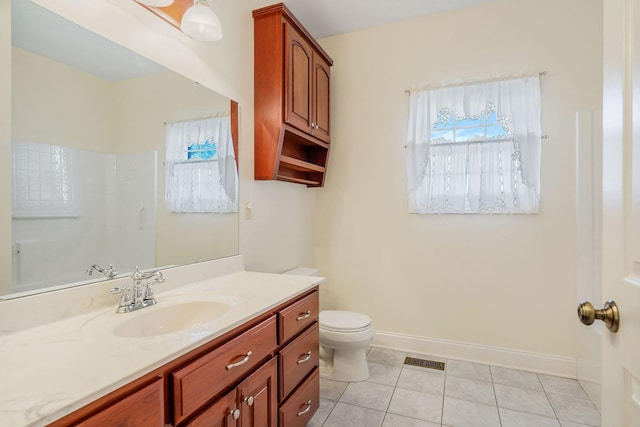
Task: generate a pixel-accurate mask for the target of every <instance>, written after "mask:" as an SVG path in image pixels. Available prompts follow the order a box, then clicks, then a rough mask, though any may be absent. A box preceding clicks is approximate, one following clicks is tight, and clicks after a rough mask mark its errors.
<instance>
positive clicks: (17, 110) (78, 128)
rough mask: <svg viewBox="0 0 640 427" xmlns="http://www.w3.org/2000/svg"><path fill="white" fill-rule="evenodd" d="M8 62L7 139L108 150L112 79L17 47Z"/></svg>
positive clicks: (111, 125) (111, 141) (111, 129)
mask: <svg viewBox="0 0 640 427" xmlns="http://www.w3.org/2000/svg"><path fill="white" fill-rule="evenodd" d="M11 61H12V69H13V73H14V75H13V77H12V83H11V84H12V90H13V95H15V96H13V97H12V98H13V101H12V102H13V104H12V105H13V107H12V108H13V111H12V121H11V136H12V139H14V140H17V141H28V142H40V143H44V144H52V145H64V146H67V147H73V148H80V149H83V150H91V151H97V152H102V153H111V152H113V151H114V136H115V135H114V124H115V123H114V122H113V107H114V104H113V102H114V97H113V94H114V89H115V85H114V84H113V83H112V82H109V81H106V80H103V79H101V78H99V77H96V76H93V75H91V74H88V73H86V72H84V71H79V70H77V69H74V68H71V67H68V66H65V65H62V64H60V63H58V62H55V61H52V60H50V59H47V58H44V57H42V56H40V55H35V54H33V53H31V52H28V51H26V50H23V49H20V48H14V49H13V54H12V58H11ZM52 82H55V84H52Z"/></svg>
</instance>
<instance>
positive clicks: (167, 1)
mask: <svg viewBox="0 0 640 427" xmlns="http://www.w3.org/2000/svg"><path fill="white" fill-rule="evenodd" d="M136 1H137V2H138V3H142V4H144V5H145V6H151V7H167V6H171V4H173V0H136Z"/></svg>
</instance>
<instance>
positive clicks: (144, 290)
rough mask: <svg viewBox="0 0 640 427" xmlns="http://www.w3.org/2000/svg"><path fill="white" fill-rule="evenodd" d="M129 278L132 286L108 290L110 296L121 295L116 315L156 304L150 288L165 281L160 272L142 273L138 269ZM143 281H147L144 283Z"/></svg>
mask: <svg viewBox="0 0 640 427" xmlns="http://www.w3.org/2000/svg"><path fill="white" fill-rule="evenodd" d="M130 277H131V279H132V280H133V286H124V287H120V288H111V289H110V290H109V292H110V293H112V294H122V295H121V296H120V302H119V303H118V308H117V309H116V312H117V313H129V312H132V311H136V310H140V309H141V308H145V307H149V306H150V305H154V304H156V303H157V301H156V298H155V295H154V294H153V287H152V286H153V285H155V284H156V283H162V282H164V280H165V279H164V276H163V275H162V273H161V272H160V271H157V270H152V271H145V272H142V271H140V269H139V268H138V267H136V270H135V271H134V272H133V273H131V275H130ZM145 280H147V281H146V282H145ZM143 282H144V283H143Z"/></svg>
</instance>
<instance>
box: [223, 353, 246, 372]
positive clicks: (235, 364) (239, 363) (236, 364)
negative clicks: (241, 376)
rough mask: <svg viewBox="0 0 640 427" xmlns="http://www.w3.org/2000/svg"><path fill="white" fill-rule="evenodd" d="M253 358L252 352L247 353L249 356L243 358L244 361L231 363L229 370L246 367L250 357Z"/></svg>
mask: <svg viewBox="0 0 640 427" xmlns="http://www.w3.org/2000/svg"><path fill="white" fill-rule="evenodd" d="M250 356H251V352H250V351H247V354H245V356H244V357H243V358H242V360H240V361H239V362H235V363H229V364H228V365H227V370H230V369H233V368H235V367H238V366H240V365H244V364H245V363H247V362H248V361H249V357H250Z"/></svg>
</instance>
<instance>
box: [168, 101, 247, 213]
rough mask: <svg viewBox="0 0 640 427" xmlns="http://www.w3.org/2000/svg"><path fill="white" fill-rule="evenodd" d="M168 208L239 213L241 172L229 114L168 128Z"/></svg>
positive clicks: (170, 124) (176, 124)
mask: <svg viewBox="0 0 640 427" xmlns="http://www.w3.org/2000/svg"><path fill="white" fill-rule="evenodd" d="M165 170H166V172H165V173H166V180H165V183H166V191H165V201H166V204H167V208H168V209H169V210H170V211H172V212H216V213H225V212H238V197H237V195H238V171H237V167H236V160H235V152H234V149H233V138H232V137H231V120H230V116H229V114H226V115H223V116H218V117H211V118H207V119H200V120H191V121H184V122H176V123H169V124H167V135H166V157H165Z"/></svg>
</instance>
